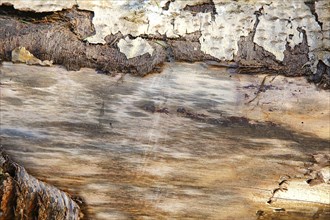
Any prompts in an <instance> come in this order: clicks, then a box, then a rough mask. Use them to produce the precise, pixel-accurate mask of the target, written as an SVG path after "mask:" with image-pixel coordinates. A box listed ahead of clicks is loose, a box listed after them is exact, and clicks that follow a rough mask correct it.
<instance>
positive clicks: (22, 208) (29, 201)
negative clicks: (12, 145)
mask: <svg viewBox="0 0 330 220" xmlns="http://www.w3.org/2000/svg"><path fill="white" fill-rule="evenodd" d="M0 161H1V166H2V170H3V171H2V174H1V177H2V179H1V183H0V196H1V206H0V208H1V212H2V215H1V216H0V219H1V220H2V219H3V220H5V219H38V220H43V219H45V220H46V219H57V220H60V219H63V220H64V219H70V220H76V219H81V217H82V213H81V212H80V208H79V206H78V205H77V204H76V202H74V201H73V200H72V199H71V198H70V196H69V195H68V194H66V193H65V192H62V191H60V190H59V189H57V188H55V187H54V186H51V185H49V184H46V183H44V182H42V181H39V180H37V179H36V178H34V177H33V176H31V175H29V174H28V173H27V172H26V170H25V169H24V168H23V167H22V166H20V165H18V164H17V163H15V162H13V161H11V160H10V159H9V158H8V156H6V155H4V154H3V153H2V155H1V156H0Z"/></svg>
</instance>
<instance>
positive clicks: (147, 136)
mask: <svg viewBox="0 0 330 220" xmlns="http://www.w3.org/2000/svg"><path fill="white" fill-rule="evenodd" d="M0 76H1V85H0V86H1V100H0V101H1V118H0V119H1V121H0V123H1V124H0V126H1V136H0V138H1V139H0V140H1V146H2V148H3V149H4V151H5V152H6V153H8V154H9V155H10V156H11V157H12V158H13V160H15V161H16V162H18V163H19V164H21V165H23V166H24V167H25V168H26V170H27V171H28V172H29V173H30V174H32V175H34V176H35V177H36V178H38V179H39V180H43V181H45V182H47V183H49V184H52V185H54V186H56V187H58V188H59V189H61V190H64V191H66V192H69V193H70V194H71V195H73V196H75V197H78V198H80V200H82V201H83V205H82V209H83V212H84V214H85V218H86V219H131V218H133V219H256V218H260V219H270V218H280V219H311V218H312V217H314V218H319V219H327V218H328V217H329V215H330V211H329V209H330V208H329V200H327V199H328V198H329V193H330V190H329V184H328V183H326V180H324V179H322V178H321V177H320V175H321V174H322V173H321V169H323V168H326V167H327V166H329V164H328V162H327V160H328V159H325V161H326V162H322V161H324V160H322V161H321V162H320V160H317V159H315V158H319V157H317V156H313V155H323V156H324V155H327V154H329V136H328V135H329V132H328V131H329V123H328V122H329V121H327V120H328V119H329V108H327V106H328V103H329V102H328V101H329V100H328V99H329V96H328V93H327V92H325V91H317V90H316V89H315V87H314V86H313V85H309V84H307V83H306V82H305V80H303V79H300V78H295V79H287V78H283V77H276V78H275V79H274V80H273V81H272V82H271V81H270V80H271V79H272V77H270V78H269V79H267V80H266V81H265V87H264V91H262V92H260V93H259V94H258V97H257V98H256V99H255V100H254V101H253V102H250V103H248V102H249V101H250V100H251V99H253V98H254V96H255V94H254V93H257V91H258V89H259V86H260V83H261V82H262V80H263V76H260V77H258V76H241V75H231V74H230V73H229V72H227V71H226V69H217V68H214V69H212V68H205V65H201V64H168V65H166V66H165V69H164V72H163V73H161V74H155V75H151V76H148V77H144V78H136V77H132V76H128V75H126V76H122V75H116V76H108V75H101V74H96V73H95V72H94V71H93V70H90V69H82V70H81V71H79V72H67V71H66V70H64V69H63V68H61V67H51V68H48V67H47V68H45V67H37V66H26V65H22V64H14V65H13V64H10V63H4V64H3V66H2V67H1V74H0ZM300 89H301V90H300ZM299 90H300V91H299ZM280 100H282V102H280ZM247 103H248V104H247ZM304 103H309V105H305V104H304ZM312 107H313V108H312ZM321 113H322V114H321ZM242 116H246V117H242ZM304 117H305V118H307V119H308V120H301V119H304ZM283 118H284V119H283ZM253 119H258V121H255V120H253ZM266 121H272V122H266ZM302 122H304V123H303V124H302ZM324 157H325V158H327V156H324ZM320 173H321V174H320ZM323 176H324V175H323ZM283 180H285V184H284V185H283V183H282V184H281V182H282V181H283ZM306 181H309V183H310V184H308V183H307V182H306ZM313 182H314V183H316V184H315V185H314V184H311V183H313ZM282 185H283V186H282ZM284 186H285V189H287V190H285V189H284V188H283V187H284ZM279 188H280V189H279ZM295 192H297V193H295ZM290 193H293V194H294V196H293V195H292V194H290ZM308 193H309V194H310V195H314V196H307V197H306V196H305V195H307V194H308ZM78 200H79V199H78ZM267 202H268V203H267Z"/></svg>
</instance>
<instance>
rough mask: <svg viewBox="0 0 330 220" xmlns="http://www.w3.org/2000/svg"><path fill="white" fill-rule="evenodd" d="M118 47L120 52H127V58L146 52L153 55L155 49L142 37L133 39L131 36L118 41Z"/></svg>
mask: <svg viewBox="0 0 330 220" xmlns="http://www.w3.org/2000/svg"><path fill="white" fill-rule="evenodd" d="M118 47H119V50H120V52H122V53H123V54H125V56H126V57H127V59H130V58H133V57H137V56H141V55H143V54H146V53H149V54H150V55H151V56H152V55H153V52H154V49H153V48H152V47H151V46H150V44H149V43H148V42H147V41H146V40H144V39H142V38H141V37H138V38H136V39H133V40H131V39H129V37H126V38H125V39H121V40H120V41H119V42H118Z"/></svg>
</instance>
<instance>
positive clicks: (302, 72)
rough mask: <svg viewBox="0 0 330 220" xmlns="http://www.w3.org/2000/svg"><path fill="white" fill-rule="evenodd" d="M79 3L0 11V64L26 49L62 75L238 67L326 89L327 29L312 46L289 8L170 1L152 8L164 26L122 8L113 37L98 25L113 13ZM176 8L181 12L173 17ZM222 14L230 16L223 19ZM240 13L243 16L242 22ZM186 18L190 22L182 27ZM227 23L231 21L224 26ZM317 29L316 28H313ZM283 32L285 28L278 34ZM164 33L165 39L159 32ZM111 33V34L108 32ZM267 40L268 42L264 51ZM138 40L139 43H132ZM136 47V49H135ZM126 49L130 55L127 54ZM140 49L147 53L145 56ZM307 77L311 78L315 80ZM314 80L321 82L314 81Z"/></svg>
mask: <svg viewBox="0 0 330 220" xmlns="http://www.w3.org/2000/svg"><path fill="white" fill-rule="evenodd" d="M2 2H6V1H2ZM0 3H1V1H0ZM84 4H85V3H83V2H80V1H77V5H76V6H74V7H72V6H71V7H72V8H71V9H63V10H62V11H55V12H32V11H19V10H16V9H14V7H13V6H8V4H7V5H2V6H0V29H1V31H0V60H11V55H10V53H11V51H12V50H14V49H15V48H17V47H25V48H26V49H27V50H28V51H30V52H31V53H32V54H34V55H35V56H36V57H37V58H38V59H40V60H53V61H54V63H55V64H61V65H64V66H65V67H66V68H67V69H68V70H79V69H80V68H82V67H89V68H94V69H97V70H101V71H103V72H106V73H108V72H124V73H132V74H136V75H140V76H144V75H146V74H148V73H150V72H153V71H158V70H159V66H160V65H161V64H163V63H164V62H166V61H172V60H177V61H187V62H195V61H209V60H212V61H218V62H219V61H224V62H231V61H235V62H237V63H238V64H239V65H238V68H237V69H238V72H240V73H247V74H253V73H265V72H266V73H275V74H284V75H286V76H309V79H310V80H311V81H313V82H315V83H317V84H319V85H320V86H321V87H322V88H324V89H330V80H329V78H330V77H329V75H327V74H328V73H327V71H322V69H324V68H323V66H322V65H317V64H318V63H321V64H324V65H325V66H326V67H325V68H327V67H329V61H328V60H326V57H327V56H328V53H327V52H324V51H327V50H326V48H323V49H322V48H320V45H321V43H322V42H323V41H324V42H325V43H323V44H324V45H326V39H327V38H326V36H325V35H326V33H327V31H329V30H325V29H324V34H323V32H322V31H323V30H322V29H320V30H318V31H316V32H317V35H318V36H319V35H320V36H319V37H317V39H320V40H319V41H320V42H318V40H316V37H315V39H314V38H313V36H314V35H313V34H311V33H314V32H313V31H315V30H314V29H315V28H316V27H314V26H313V28H314V29H311V30H309V27H306V26H304V25H305V23H306V19H307V18H308V16H307V15H306V16H305V17H304V18H301V19H305V20H304V22H305V23H303V22H300V21H299V19H298V18H290V17H288V16H289V15H290V13H291V12H289V11H290V10H292V9H291V8H290V7H289V5H288V4H285V5H284V6H283V5H281V4H280V3H279V4H274V3H269V4H266V3H260V2H256V3H255V6H256V7H253V5H252V3H243V2H240V1H238V2H235V3H233V2H232V3H229V2H223V3H219V2H216V1H212V0H209V1H206V0H203V1H191V2H189V4H188V3H187V4H185V3H183V2H176V1H174V0H170V1H167V2H166V4H165V5H163V7H161V6H160V5H157V4H156V5H154V6H157V7H158V9H159V10H161V11H166V13H168V14H173V17H166V19H167V18H168V19H169V18H171V19H170V20H166V19H165V17H162V16H165V15H163V14H162V13H160V12H158V11H157V13H160V14H157V13H156V15H157V16H160V17H159V18H162V19H165V20H166V22H165V23H166V24H169V26H166V25H165V24H159V25H156V24H151V23H152V22H151V21H150V19H149V18H148V17H147V15H146V14H147V12H148V10H151V9H150V8H145V10H146V12H143V11H144V8H143V7H149V6H150V5H149V6H145V5H144V4H145V3H141V5H138V4H137V5H135V6H134V7H136V8H137V9H134V8H132V9H131V8H129V7H131V6H128V5H129V4H128V5H126V6H127V7H128V8H129V11H128V12H129V13H131V14H127V15H123V16H122V17H121V18H119V19H123V20H120V21H122V22H123V23H120V24H118V27H117V29H118V30H117V29H116V28H114V27H109V26H107V25H108V24H103V23H100V21H103V20H102V19H106V18H110V17H107V16H110V15H111V13H110V12H111V10H114V8H111V7H112V6H111V4H110V5H109V10H110V12H109V11H106V12H107V13H108V14H107V15H105V17H102V16H101V15H100V10H101V9H102V10H105V9H106V8H102V7H101V6H100V7H101V8H99V9H100V10H98V11H95V12H91V11H85V10H81V8H83V9H89V8H88V7H91V6H90V5H89V4H87V3H86V5H84ZM302 4H303V5H305V4H306V5H308V6H310V7H309V8H310V10H311V12H309V13H312V14H313V15H314V16H315V18H316V21H317V22H319V24H320V22H321V21H324V20H325V19H327V17H326V16H325V15H323V17H321V16H319V18H318V17H317V16H316V15H317V14H316V9H317V7H318V8H320V7H321V6H320V5H318V6H317V7H316V6H315V4H316V3H315V2H314V1H312V3H309V1H306V2H305V4H304V3H302ZM324 4H325V3H324ZM306 5H305V6H306ZM15 6H16V5H15ZM126 6H125V7H126ZM154 6H153V7H154ZM97 7H99V6H97ZM116 7H117V6H116ZM123 7H124V6H123ZM132 7H133V6H132ZM173 7H174V8H173ZM281 7H284V8H286V9H287V10H289V11H288V12H286V13H283V16H284V17H278V16H282V15H279V13H280V10H281ZM325 7H327V6H325ZM306 8H307V9H306ZM306 8H305V9H302V11H303V12H304V13H307V12H306V10H307V11H308V7H307V6H306ZM158 9H157V10H158ZM174 9H175V10H179V11H177V12H175V13H174V12H173V10H174ZM273 9H276V10H275V11H276V12H274V13H273V14H272V13H270V12H272V11H273ZM22 10H23V9H22ZM102 10H101V11H102ZM120 10H123V9H122V8H121V9H120ZM127 10H128V9H127ZM226 10H229V11H227V12H226V13H225V11H226ZM254 11H255V12H254ZM220 12H221V13H222V14H221V15H220V14H219V13H220ZM253 12H254V14H253ZM267 12H268V13H267ZM109 13H110V14H109ZM132 13H133V14H132ZM245 13H248V15H246V16H243V17H242V14H245ZM175 14H177V15H175ZM312 14H311V15H312ZM156 15H155V16H156ZM94 16H96V17H94ZM97 16H99V17H97ZM166 16H167V15H166ZM171 16H172V15H171ZM185 16H186V17H185ZM187 16H188V17H187ZM189 16H191V19H193V21H191V22H190V23H191V24H186V23H185V22H187V21H189V19H188V18H190V17H189ZM226 16H229V17H228V19H227V17H226ZM233 16H234V17H235V18H236V17H237V18H238V19H240V20H239V22H234V23H232V21H231V20H233V19H232V18H233ZM211 17H212V18H211ZM93 19H94V20H93ZM100 19H101V20H100ZM295 19H296V20H295ZM301 19H300V20H301ZM165 20H164V21H165ZM275 20H276V21H278V20H279V21H280V22H279V23H278V22H274V25H275V26H276V25H278V26H276V28H275V26H274V28H275V29H276V31H278V33H277V32H276V33H274V34H273V35H274V36H275V35H276V37H274V36H273V35H272V36H270V35H271V33H269V32H270V31H269V30H268V29H267V28H268V26H267V25H268V24H272V23H271V22H272V21H275ZM97 22H98V23H97ZM150 22H151V23H150ZM228 22H229V23H228ZM253 22H254V23H253ZM267 22H268V23H267ZM286 22H287V24H286ZM299 22H300V23H299ZM317 22H315V21H314V23H315V24H316V25H317V26H319V25H318V24H317ZM188 23H189V22H188ZM261 24H262V25H263V26H262V27H261V26H260V25H261ZM265 24H267V25H265ZM94 25H95V26H94ZM121 25H122V26H121ZM189 25H190V26H189ZM232 25H233V26H232ZM283 25H285V27H282V26H283ZM297 25H298V26H297ZM149 26H150V27H149ZM158 26H159V27H158ZM165 26H166V28H169V29H168V30H169V32H171V33H169V32H167V31H165V32H164V30H165V29H164V28H165ZM290 26H291V28H290ZM320 26H321V27H322V25H320ZM323 26H324V25H323ZM106 27H107V28H108V29H107V28H106ZM146 27H148V28H147V29H146V30H145V31H144V32H141V31H137V29H139V30H140V29H143V30H144V28H146ZM196 28H197V29H196ZM274 28H273V29H274ZM110 29H111V30H112V29H113V31H112V32H111V31H110V33H108V32H109V30H110ZM135 29H136V30H135ZM273 29H272V30H273ZM282 29H284V30H282ZM166 30H167V29H166ZM140 32H141V33H140ZM234 32H235V34H233V33H234ZM264 32H265V33H264ZM316 32H315V33H316ZM142 33H144V34H142ZM289 33H292V34H289ZM298 35H299V36H298ZM321 35H324V36H323V37H322V36H321ZM267 36H268V37H269V38H270V39H268V38H267ZM283 36H284V37H283ZM315 36H316V35H315ZM277 37H278V38H277ZM273 38H274V39H273ZM285 38H287V39H285ZM263 39H264V40H263ZM98 40H102V42H100V41H98ZM271 40H272V41H274V43H272V44H271V45H270V46H269V42H272V41H271ZM137 41H139V42H140V43H136V44H135V42H137ZM268 41H269V42H268ZM309 41H315V42H309ZM316 41H317V42H316ZM89 42H92V43H96V44H91V43H89ZM103 42H104V44H103ZM141 42H142V43H141ZM258 42H259V43H258ZM123 45H124V46H123ZM134 45H139V48H138V47H135V46H134ZM143 45H144V46H143ZM281 45H282V46H281ZM311 45H312V46H311ZM123 47H125V48H124V49H123ZM269 47H270V48H269ZM130 48H132V50H131V51H133V52H134V53H129V52H128V51H129V49H130ZM145 48H149V49H148V50H147V52H146V50H144V49H145ZM148 51H152V52H148ZM279 58H281V59H279ZM282 58H283V59H282ZM320 68H321V70H320ZM317 69H318V70H317ZM320 73H321V76H319V74H320ZM313 74H317V76H316V77H313ZM320 78H321V79H322V80H319V79H320Z"/></svg>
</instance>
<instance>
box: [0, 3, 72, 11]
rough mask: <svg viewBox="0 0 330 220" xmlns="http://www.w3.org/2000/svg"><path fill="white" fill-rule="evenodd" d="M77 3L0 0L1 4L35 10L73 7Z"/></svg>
mask: <svg viewBox="0 0 330 220" xmlns="http://www.w3.org/2000/svg"><path fill="white" fill-rule="evenodd" d="M76 3H77V2H76V0H65V1H63V0H52V1H45V0H0V5H2V4H11V5H13V6H14V8H16V9H18V10H21V11H35V12H47V11H61V10H62V9H66V8H72V7H73V6H74V5H75V4H76Z"/></svg>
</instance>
